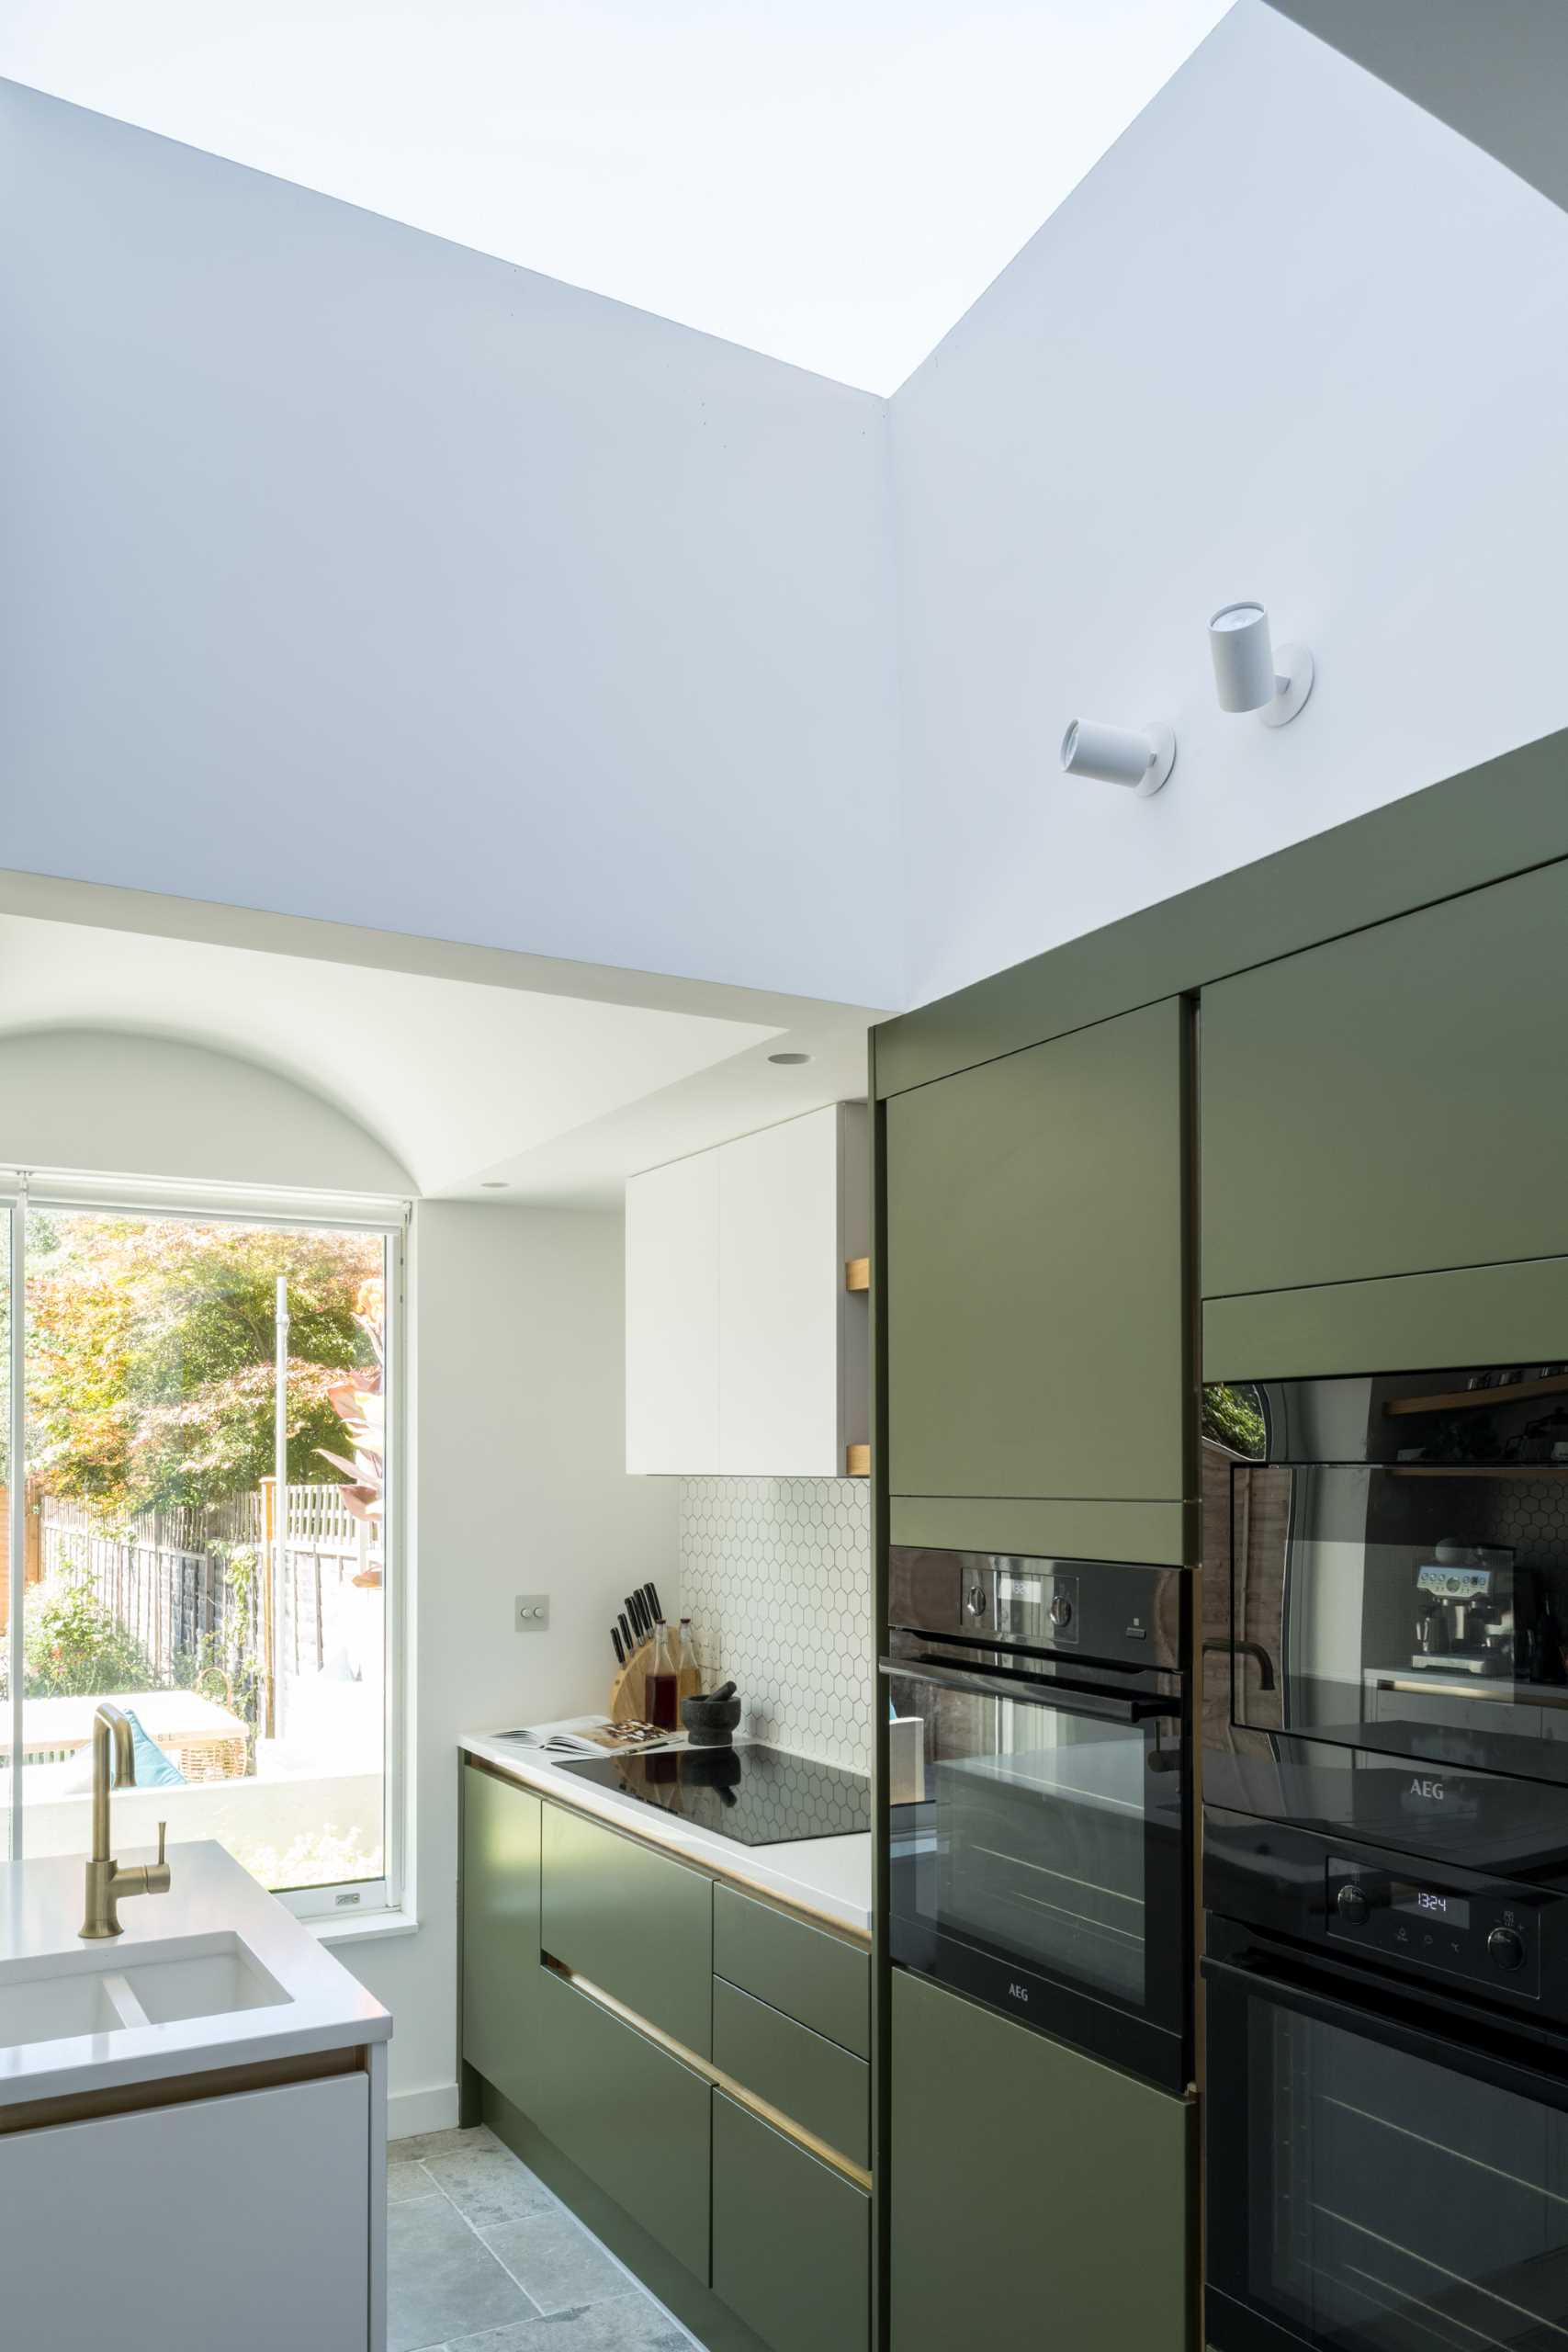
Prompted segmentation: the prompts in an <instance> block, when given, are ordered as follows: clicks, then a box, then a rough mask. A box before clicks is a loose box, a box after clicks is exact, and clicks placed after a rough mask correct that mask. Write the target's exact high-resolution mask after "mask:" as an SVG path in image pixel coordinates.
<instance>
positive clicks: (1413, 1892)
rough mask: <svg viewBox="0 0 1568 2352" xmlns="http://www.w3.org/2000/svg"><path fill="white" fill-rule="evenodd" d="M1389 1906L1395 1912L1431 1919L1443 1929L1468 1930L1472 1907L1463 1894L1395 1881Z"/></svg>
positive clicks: (1391, 1889) (1390, 1893)
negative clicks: (1410, 1912)
mask: <svg viewBox="0 0 1568 2352" xmlns="http://www.w3.org/2000/svg"><path fill="white" fill-rule="evenodd" d="M1389 1905H1390V1907H1391V1909H1393V1910H1395V1911H1414V1912H1415V1913H1416V1915H1417V1917H1420V1918H1423V1919H1430V1920H1432V1921H1434V1922H1435V1923H1436V1924H1437V1925H1438V1927H1442V1928H1468V1927H1469V1925H1470V1905H1469V1904H1468V1903H1467V1902H1466V1901H1465V1899H1464V1896H1463V1895H1462V1894H1441V1893H1440V1892H1439V1891H1438V1888H1437V1887H1435V1886H1412V1885H1409V1884H1407V1883H1404V1882H1402V1881H1400V1880H1397V1879H1396V1880H1395V1882H1394V1883H1393V1886H1392V1887H1391V1888H1390V1889H1389Z"/></svg>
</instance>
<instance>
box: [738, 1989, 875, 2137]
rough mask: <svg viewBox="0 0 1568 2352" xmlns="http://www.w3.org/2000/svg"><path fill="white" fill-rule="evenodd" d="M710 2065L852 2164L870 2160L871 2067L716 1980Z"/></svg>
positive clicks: (763, 2004) (745, 1994)
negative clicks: (711, 2060)
mask: <svg viewBox="0 0 1568 2352" xmlns="http://www.w3.org/2000/svg"><path fill="white" fill-rule="evenodd" d="M713 2063H714V2064H715V2065H716V2067H717V2068H718V2071H719V2073H720V2074H721V2075H728V2076H729V2078H730V2080H731V2082H734V2083H739V2085H740V2086H741V2088H742V2089H744V2090H749V2091H750V2092H752V2093H753V2094H754V2095H755V2096H756V2097H757V2098H760V2099H761V2100H763V2101H764V2102H765V2103H766V2105H768V2106H769V2107H771V2108H773V2109H776V2110H777V2111H778V2113H779V2114H780V2115H784V2116H787V2117H788V2118H789V2120H790V2121H791V2122H792V2123H797V2124H799V2125H800V2127H801V2129H802V2130H803V2131H808V2132H809V2133H810V2134H811V2136H812V2138H813V2139H814V2140H820V2141H821V2142H822V2143H823V2145H824V2146H825V2147H829V2148H831V2149H833V2150H834V2151H835V2153H836V2154H839V2155H840V2156H847V2157H848V2158H849V2160H850V2162H851V2164H852V2165H861V2166H862V2167H864V2166H865V2165H867V2164H868V2163H869V2162H870V2158H871V2068H870V2067H869V2066H868V2065H867V2064H866V2062H865V2060H864V2059H863V2058H855V2057H852V2055H851V2053H850V2052H849V2051H847V2050H840V2047H839V2044H838V2043H837V2042H836V2041H827V2040H825V2039H824V2037H823V2036H822V2035H821V2034H819V2033H813V2032H812V2030H811V2029H810V2027H809V2026H805V2025H797V2024H796V2023H795V2019H794V2018H789V2017H785V2016H784V2013H783V2011H782V2010H779V2009H771V2008H770V2007H768V2005H767V2003H766V2002H765V2001H756V2000H753V1999H752V1997H751V1996H750V1993H742V1992H741V1991H740V1990H739V1987H738V1986H736V1985H727V1984H726V1983H725V1981H724V1979H723V1978H722V1977H715V1979H714V1987H713Z"/></svg>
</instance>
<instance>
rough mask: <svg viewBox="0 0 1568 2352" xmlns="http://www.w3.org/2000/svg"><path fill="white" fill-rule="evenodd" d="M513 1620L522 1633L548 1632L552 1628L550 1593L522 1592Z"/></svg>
mask: <svg viewBox="0 0 1568 2352" xmlns="http://www.w3.org/2000/svg"><path fill="white" fill-rule="evenodd" d="M512 1622H513V1624H514V1625H515V1627H516V1628H517V1631H518V1632H519V1633H520V1634H547V1633H548V1632H549V1630H550V1596H549V1594H548V1593H547V1592H520V1593H519V1594H518V1596H517V1600H516V1603H515V1605H514V1608H513V1619H512Z"/></svg>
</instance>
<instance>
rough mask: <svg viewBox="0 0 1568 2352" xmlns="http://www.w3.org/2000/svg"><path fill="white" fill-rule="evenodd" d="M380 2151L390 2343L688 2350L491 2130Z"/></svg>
mask: <svg viewBox="0 0 1568 2352" xmlns="http://www.w3.org/2000/svg"><path fill="white" fill-rule="evenodd" d="M388 2159H389V2161H388V2165H387V2197H388V2214H387V2352H691V2347H692V2346H693V2344H694V2337H692V2336H690V2335H688V2334H687V2333H686V2331H685V2329H684V2328H683V2327H682V2326H681V2324H679V2322H678V2321H676V2320H674V2319H672V2318H671V2315H670V2313H669V2312H667V2311H666V2310H665V2309H664V2306H663V2304H662V2303H657V2302H655V2301H654V2300H653V2297H652V2296H651V2295H649V2294H647V2293H645V2291H644V2290H643V2289H642V2288H641V2287H640V2286H639V2285H638V2284H637V2280H636V2279H635V2278H633V2277H632V2275H631V2273H630V2271H629V2270H625V2269H623V2268H622V2267H621V2265H620V2264H619V2263H618V2262H617V2261H616V2260H615V2256H613V2255H612V2254H610V2253H609V2252H608V2250H607V2249H606V2248H605V2247H604V2246H603V2245H600V2243H599V2241H598V2239H597V2238H596V2237H594V2236H593V2234H592V2232H591V2231H588V2230H585V2229H584V2228H583V2226H582V2224H581V2222H579V2221H578V2220H577V2219H576V2217H575V2215H573V2214H571V2213H569V2212H568V2211H567V2209H566V2207H565V2206H564V2205H563V2204H561V2202H560V2201H559V2199H558V2198H556V2197H554V2196H552V2195H551V2193H550V2191H549V2190H548V2189H547V2188H546V2187H545V2184H544V2182H543V2181H542V2180H540V2179H538V2178H537V2177H536V2175H535V2174H533V2173H532V2172H530V2171H529V2169H528V2167H527V2165H525V2164H523V2163H520V2162H519V2160H518V2158H517V2157H516V2156H514V2155H513V2154H512V2151H511V2150H510V2148H504V2147H502V2143H501V2142H500V2141H499V2140H498V2139H497V2138H496V2137H495V2135H494V2133H493V2132H491V2131H485V2130H483V2129H480V2130H479V2131H430V2132H426V2133H425V2134H424V2136H423V2138H422V2139H415V2140H394V2141H393V2142H392V2143H391V2146H390V2147H389V2150H388Z"/></svg>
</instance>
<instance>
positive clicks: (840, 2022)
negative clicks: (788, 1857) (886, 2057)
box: [713, 1886, 871, 2058]
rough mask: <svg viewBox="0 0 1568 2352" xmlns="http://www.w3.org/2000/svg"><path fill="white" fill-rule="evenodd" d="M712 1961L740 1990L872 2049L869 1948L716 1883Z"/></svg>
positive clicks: (862, 2054) (851, 2044) (861, 2051)
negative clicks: (865, 1948)
mask: <svg viewBox="0 0 1568 2352" xmlns="http://www.w3.org/2000/svg"><path fill="white" fill-rule="evenodd" d="M713 1964H714V1967H715V1969H716V1971H717V1973H718V1974H719V1975H720V1976H727V1977H728V1979H729V1982H730V1983H731V1984H732V1985H739V1986H740V1989H741V1990H742V1992H745V1993H754V1994H755V1995H756V1996H757V1998H758V2000H759V2001H766V2002H767V2004H768V2006H769V2007H770V2008H774V2009H782V2010H783V2011H784V2015H785V2017H790V2018H795V2019H796V2020H797V2021H798V2022H799V2023H800V2024H801V2025H808V2026H809V2027H810V2028H811V2030H812V2031H813V2032H814V2033H824V2034H826V2035H827V2037H828V2039H829V2041H837V2042H840V2043H841V2044H842V2046H843V2047H844V2049H846V2050H852V2051H853V2052H854V2053H855V2055H856V2057H857V2058H869V2057H870V2056H871V1955H870V1953H869V1952H867V1951H863V1950H862V1949H861V1948H860V1947H859V1946H858V1945H856V1944H851V1943H845V1942H843V1941H841V1940H840V1938H839V1937H837V1936H833V1935H829V1933H828V1931H827V1929H826V1928H811V1927H807V1924H806V1922H805V1921H804V1920H802V1919H792V1918H791V1917H789V1916H788V1915H787V1913H785V1912H783V1911H774V1910H771V1909H770V1908H769V1906H768V1905H767V1904H765V1903H754V1902H753V1901H752V1900H751V1898H750V1895H748V1894H737V1893H736V1892H735V1890H734V1888H733V1887H728V1886H719V1887H716V1888H715V1889H714V1906H713Z"/></svg>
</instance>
